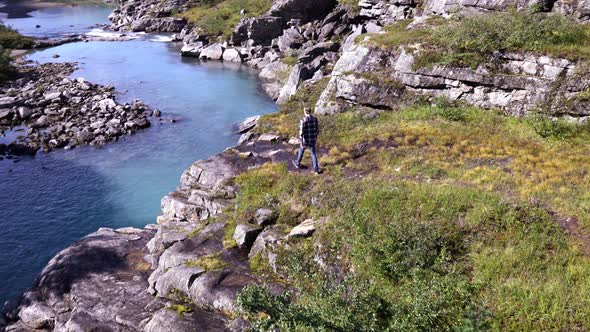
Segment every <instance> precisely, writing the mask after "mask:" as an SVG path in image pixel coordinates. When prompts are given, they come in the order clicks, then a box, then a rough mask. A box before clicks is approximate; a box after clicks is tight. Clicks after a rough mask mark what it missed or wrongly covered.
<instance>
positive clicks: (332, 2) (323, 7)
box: [268, 0, 337, 22]
mask: <svg viewBox="0 0 590 332" xmlns="http://www.w3.org/2000/svg"><path fill="white" fill-rule="evenodd" d="M336 4H337V1H336V0H315V1H308V0H277V1H275V2H274V4H273V6H272V8H271V9H270V10H269V12H268V13H269V14H270V15H272V16H278V17H282V18H283V20H285V22H287V21H289V20H292V19H299V20H304V21H310V20H314V19H318V18H323V17H324V16H325V15H327V14H328V13H329V12H330V11H332V9H334V7H335V6H336Z"/></svg>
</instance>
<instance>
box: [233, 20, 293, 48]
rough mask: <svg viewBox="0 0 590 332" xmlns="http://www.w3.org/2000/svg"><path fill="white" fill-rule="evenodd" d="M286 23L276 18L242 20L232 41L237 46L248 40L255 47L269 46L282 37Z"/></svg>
mask: <svg viewBox="0 0 590 332" xmlns="http://www.w3.org/2000/svg"><path fill="white" fill-rule="evenodd" d="M284 22H285V21H283V19H282V18H280V17H276V16H261V17H253V18H248V19H245V20H242V21H241V22H240V23H239V24H238V26H237V27H236V30H235V31H234V34H233V36H232V41H233V43H234V44H236V45H239V44H241V43H243V42H245V41H247V40H251V41H252V42H253V44H254V45H268V44H270V42H271V41H272V40H273V39H274V38H276V37H278V36H280V35H281V33H282V31H283V24H284Z"/></svg>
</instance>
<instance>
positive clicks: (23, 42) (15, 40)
mask: <svg viewBox="0 0 590 332" xmlns="http://www.w3.org/2000/svg"><path fill="white" fill-rule="evenodd" d="M0 46H2V47H3V48H4V49H28V48H31V47H32V46H33V40H32V39H31V38H29V37H25V36H23V35H21V34H20V33H18V32H17V31H16V30H14V29H12V28H10V27H7V26H4V25H0Z"/></svg>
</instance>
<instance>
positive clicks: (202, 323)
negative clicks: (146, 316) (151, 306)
mask: <svg viewBox="0 0 590 332" xmlns="http://www.w3.org/2000/svg"><path fill="white" fill-rule="evenodd" d="M172 309H173V308H165V309H161V310H160V311H158V312H156V313H155V314H154V315H153V316H152V317H151V319H150V320H149V322H148V323H147V324H146V326H145V327H144V328H143V331H144V332H162V331H175V332H192V331H225V330H226V328H225V324H226V320H227V319H226V318H225V317H224V316H223V315H221V314H215V313H211V312H208V311H205V310H201V309H198V308H194V307H191V310H192V311H191V312H187V313H184V314H182V315H179V314H178V313H176V311H175V310H172Z"/></svg>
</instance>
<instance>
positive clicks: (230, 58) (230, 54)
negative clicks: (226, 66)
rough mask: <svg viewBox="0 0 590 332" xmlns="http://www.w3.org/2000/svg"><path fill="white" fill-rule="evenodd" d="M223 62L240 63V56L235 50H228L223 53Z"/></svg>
mask: <svg viewBox="0 0 590 332" xmlns="http://www.w3.org/2000/svg"><path fill="white" fill-rule="evenodd" d="M223 61H225V62H235V63H241V62H242V55H241V54H240V52H238V50H236V49H235V48H228V49H226V50H225V52H223Z"/></svg>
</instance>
